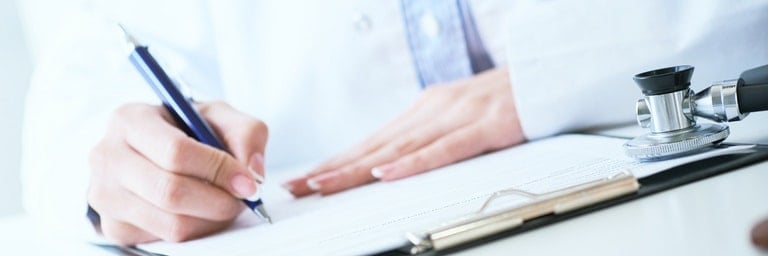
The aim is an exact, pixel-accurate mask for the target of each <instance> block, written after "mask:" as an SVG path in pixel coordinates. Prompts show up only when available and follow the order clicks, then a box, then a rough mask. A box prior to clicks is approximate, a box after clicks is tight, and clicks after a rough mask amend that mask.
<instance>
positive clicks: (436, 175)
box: [141, 135, 750, 255]
mask: <svg viewBox="0 0 768 256" xmlns="http://www.w3.org/2000/svg"><path fill="white" fill-rule="evenodd" d="M624 142H625V140H623V139H616V138H609V137H601V136H593V135H563V136H557V137H553V138H549V139H544V140H540V141H535V142H531V143H527V144H524V145H520V146H516V147H513V148H510V149H506V150H502V151H499V152H495V153H491V154H486V155H483V156H480V157H477V158H474V159H471V160H467V161H463V162H460V163H457V164H454V165H451V166H447V167H444V168H440V169H438V170H433V171H431V172H427V173H424V174H421V175H418V176H415V177H411V178H408V179H403V180H399V181H395V182H378V183H374V184H371V185H367V186H364V187H361V188H356V189H352V190H349V191H346V192H342V193H338V194H334V195H331V196H325V197H320V196H312V197H308V198H302V199H294V198H293V197H292V196H291V195H290V194H289V193H288V192H287V191H285V190H284V189H282V188H280V187H279V186H278V184H281V183H282V181H285V180H286V179H287V178H290V177H292V176H293V175H297V174H300V173H302V172H304V171H306V170H305V169H295V170H289V171H284V172H278V173H274V174H272V173H270V176H269V177H268V180H267V184H266V185H265V186H264V193H263V199H264V202H265V206H266V207H267V210H268V211H269V213H270V214H271V215H272V218H273V220H274V224H272V225H269V224H265V223H263V222H261V221H260V220H258V219H257V218H256V217H255V216H254V215H253V214H252V213H248V212H246V213H244V214H243V215H241V216H240V218H239V219H238V220H237V222H236V224H235V225H233V227H232V228H230V229H229V230H227V231H225V232H222V233H220V234H216V235H213V236H210V237H207V238H203V239H198V240H194V241H189V242H185V243H177V244H174V243H166V242H157V243H152V244H147V245H142V246H141V248H143V249H146V250H149V251H153V252H158V253H163V254H169V255H255V254H262V255H359V254H370V253H375V252H381V251H385V250H389V249H392V248H395V247H398V246H402V245H405V244H407V240H406V238H405V233H406V232H413V231H416V232H418V231H424V230H426V229H429V228H431V227H434V226H435V225H439V224H442V223H445V222H449V221H451V220H455V219H456V218H460V217H464V216H466V215H467V214H470V213H473V212H475V211H477V210H478V209H479V207H480V206H481V205H482V203H483V202H484V201H485V199H486V198H487V197H488V196H489V195H490V194H492V193H493V192H495V191H498V190H501V189H508V188H517V189H522V190H526V191H528V192H532V193H545V192H549V191H552V190H557V189H559V188H563V187H567V186H571V185H576V184H580V183H584V182H589V181H593V180H596V179H600V178H603V177H606V176H610V175H612V174H616V173H618V172H622V171H625V170H629V171H632V172H633V173H634V174H635V175H636V176H638V177H643V176H647V175H650V174H653V173H656V172H659V171H661V170H664V169H668V168H670V167H673V166H676V165H680V164H683V163H686V162H690V161H694V160H698V159H701V158H705V157H711V156H714V155H717V154H726V153H732V152H734V151H738V150H744V149H746V148H749V147H750V146H740V147H730V148H726V149H718V150H713V151H710V152H707V153H704V154H699V155H694V156H690V157H685V158H679V159H675V160H668V161H662V162H653V163H640V162H636V161H634V160H632V159H630V158H628V157H626V156H624V153H623V149H622V144H623V143H624ZM525 201H527V199H524V198H515V197H507V198H504V200H500V201H494V205H497V204H500V205H499V206H503V207H508V206H510V205H514V204H521V203H524V202H525ZM492 208H493V206H492Z"/></svg>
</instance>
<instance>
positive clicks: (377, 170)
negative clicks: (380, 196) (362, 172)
mask: <svg viewBox="0 0 768 256" xmlns="http://www.w3.org/2000/svg"><path fill="white" fill-rule="evenodd" d="M394 170H395V165H394V164H385V165H381V166H376V167H373V169H371V175H372V176H373V177H374V178H377V179H381V178H382V177H384V176H387V174H390V173H392V171H394Z"/></svg>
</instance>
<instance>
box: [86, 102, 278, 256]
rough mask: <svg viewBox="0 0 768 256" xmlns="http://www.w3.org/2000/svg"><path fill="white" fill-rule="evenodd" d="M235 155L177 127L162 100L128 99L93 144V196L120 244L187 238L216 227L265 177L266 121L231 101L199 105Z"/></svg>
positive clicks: (224, 223)
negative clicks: (159, 102)
mask: <svg viewBox="0 0 768 256" xmlns="http://www.w3.org/2000/svg"><path fill="white" fill-rule="evenodd" d="M198 107H199V110H200V114H201V115H202V116H203V117H204V118H205V119H207V120H208V121H209V123H210V125H211V127H212V128H213V130H214V131H215V132H216V133H217V134H218V135H219V136H220V138H221V139H222V142H223V143H224V144H225V145H226V147H227V148H228V149H229V151H230V152H231V153H232V155H230V154H228V153H226V152H224V151H221V150H218V149H216V148H213V147H210V146H208V145H205V144H202V143H200V142H197V141H196V140H194V139H193V138H191V137H188V136H187V135H186V134H185V133H184V132H182V130H180V129H178V128H176V126H175V122H174V121H173V118H172V117H171V116H170V114H169V113H168V112H167V111H166V110H165V108H163V107H161V106H150V105H144V104H128V105H124V106H122V107H120V108H119V109H118V110H117V111H115V113H114V114H113V116H112V121H111V123H110V125H109V128H108V131H107V134H106V135H105V136H104V138H103V139H102V140H101V141H100V142H99V143H98V145H96V146H95V147H94V148H93V150H92V152H91V159H90V163H91V179H90V187H89V189H88V203H89V204H90V205H91V207H93V209H95V210H96V211H97V212H98V213H99V215H100V216H101V231H102V233H103V234H104V236H106V237H107V238H109V239H111V240H113V241H115V242H117V243H119V244H123V245H132V244H137V243H143V242H149V241H153V240H157V239H162V240H167V241H184V240H189V239H192V238H197V237H200V236H203V235H206V234H210V233H213V232H216V231H219V230H221V229H223V228H225V227H226V226H227V225H229V224H230V223H231V222H232V221H233V220H234V219H235V217H237V215H238V214H239V213H240V212H241V211H242V210H243V209H244V208H245V207H244V204H243V203H242V202H241V201H240V200H239V198H247V197H250V196H252V195H254V194H255V193H256V192H257V189H258V187H257V186H258V185H257V183H256V182H255V179H256V178H257V177H263V175H264V167H263V152H264V146H265V144H266V141H267V127H266V125H265V124H264V123H263V122H261V121H258V120H255V119H253V118H251V117H249V116H247V115H245V114H242V113H240V112H237V111H236V110H234V109H232V108H231V107H230V106H229V105H227V104H226V103H221V102H216V103H206V104H200V105H198Z"/></svg>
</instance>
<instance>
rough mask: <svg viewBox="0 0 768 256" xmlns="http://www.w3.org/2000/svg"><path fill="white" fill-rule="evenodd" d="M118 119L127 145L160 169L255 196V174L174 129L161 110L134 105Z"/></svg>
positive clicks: (127, 108)
mask: <svg viewBox="0 0 768 256" xmlns="http://www.w3.org/2000/svg"><path fill="white" fill-rule="evenodd" d="M116 116H118V117H119V119H118V122H119V127H122V132H121V134H122V136H123V138H124V140H125V142H126V143H127V144H128V145H129V146H130V147H132V148H133V149H134V150H136V151H137V152H139V153H140V154H141V155H143V156H144V157H145V158H147V159H148V160H150V161H152V162H153V163H154V164H155V165H157V166H158V167H160V168H162V169H164V170H166V171H170V172H173V173H177V174H180V175H184V176H189V177H195V178H199V179H202V180H205V181H208V182H211V183H213V184H215V185H216V186H218V187H221V188H224V189H225V190H227V191H229V192H230V193H232V194H233V195H236V196H238V197H241V198H247V197H250V196H252V195H253V194H254V193H255V190H256V188H255V186H256V185H255V184H247V183H249V182H248V181H250V183H253V181H254V177H253V174H251V173H250V172H249V171H248V170H247V168H246V167H245V166H244V165H243V164H241V163H239V162H238V161H237V160H235V158H234V157H232V156H231V155H229V154H228V153H227V152H225V151H222V150H219V149H217V148H214V147H211V146H208V145H205V144H202V143H200V142H198V141H196V140H194V139H193V138H191V137H189V136H187V135H186V134H185V133H184V132H182V131H181V130H179V129H178V128H176V127H174V126H173V125H172V124H171V123H170V122H169V118H168V117H169V115H168V113H167V112H165V109H163V108H162V107H159V106H150V105H131V106H127V107H122V108H120V109H119V110H118V113H117V114H116ZM246 180H247V181H246ZM251 187H252V188H251ZM251 190H253V191H251Z"/></svg>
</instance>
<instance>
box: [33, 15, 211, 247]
mask: <svg viewBox="0 0 768 256" xmlns="http://www.w3.org/2000/svg"><path fill="white" fill-rule="evenodd" d="M37 2H39V3H41V4H40V5H39V6H28V9H29V11H31V12H32V13H34V11H35V9H34V8H36V7H39V8H46V6H45V4H44V3H43V2H41V1H37ZM134 2H135V3H134ZM134 2H132V3H131V4H130V5H135V6H133V7H131V6H122V5H115V6H110V7H109V8H114V9H108V8H106V7H101V6H98V5H88V6H82V8H73V9H76V11H75V13H72V14H71V15H68V17H69V18H68V19H67V20H62V21H60V22H59V23H58V24H57V29H56V30H55V31H49V32H50V33H55V35H56V36H50V37H49V38H50V41H47V42H43V43H38V44H37V45H40V47H41V49H36V52H38V53H39V58H38V59H37V61H38V62H37V63H36V65H35V68H34V71H33V75H32V78H31V82H30V87H29V91H28V94H27V99H26V108H25V117H24V124H23V138H22V140H23V146H22V147H23V149H22V174H21V175H22V183H23V195H22V196H23V204H24V209H25V211H26V212H27V213H28V214H30V215H31V216H32V217H33V218H34V219H35V223H37V224H39V226H40V227H43V228H44V230H45V232H46V233H52V234H67V235H71V234H77V235H79V236H82V237H88V238H93V237H95V236H94V232H93V229H92V228H91V225H90V223H89V222H88V219H87V218H86V209H87V200H86V192H87V189H88V184H89V176H90V175H89V173H90V172H89V170H90V166H89V164H88V158H89V154H90V150H91V148H92V147H93V146H94V145H95V144H96V143H97V142H98V141H99V139H100V138H102V137H103V136H104V134H105V133H106V128H107V125H108V122H109V119H110V115H111V113H112V112H113V110H114V109H115V108H117V107H118V106H120V105H122V104H125V103H128V102H143V103H148V104H158V103H159V100H158V99H157V97H156V96H154V95H153V93H152V91H151V89H150V88H149V87H148V86H147V85H146V83H145V82H144V81H143V79H142V78H141V76H140V75H139V73H138V72H136V70H135V69H134V68H133V67H132V66H131V64H130V62H129V61H128V50H127V49H125V44H124V39H123V37H122V34H121V33H120V32H119V29H118V28H117V26H116V24H115V23H116V22H118V21H119V22H122V23H124V24H126V25H127V26H128V27H129V28H130V29H131V30H132V32H134V34H137V35H139V36H140V38H142V40H143V41H144V42H147V43H148V44H151V45H152V46H153V47H152V48H153V49H151V50H156V53H158V54H157V55H159V56H160V57H164V58H161V60H162V61H164V62H165V63H166V64H170V66H173V67H175V68H176V70H175V71H177V72H178V73H180V74H181V75H182V76H184V75H185V74H191V75H193V78H190V80H193V79H194V80H196V81H215V79H216V77H215V75H213V76H208V77H201V76H202V75H200V74H211V72H210V71H209V72H207V73H204V72H197V71H199V70H198V69H206V70H210V69H212V70H214V71H215V66H214V68H209V67H208V66H200V65H199V64H196V63H201V64H205V65H214V64H215V63H216V62H215V59H213V58H212V57H211V56H210V55H205V54H204V53H205V51H203V50H200V51H198V50H195V48H196V47H203V48H204V47H205V45H206V41H205V40H204V39H206V38H208V37H207V36H206V35H204V33H207V32H206V31H204V30H202V29H205V28H206V27H205V26H196V25H195V23H194V22H193V21H190V20H189V19H192V18H194V19H195V20H196V19H201V18H204V16H195V15H192V16H191V17H192V18H186V19H187V20H184V19H181V20H176V22H182V23H187V26H192V28H188V27H187V28H185V29H177V30H167V29H163V28H162V27H161V26H157V25H155V26H152V23H155V24H161V23H156V22H157V21H158V19H163V17H159V16H155V15H153V14H152V13H143V12H133V11H135V10H138V9H137V7H139V6H141V5H142V4H148V3H141V2H139V1H134ZM190 6H193V7H194V6H195V5H194V4H192V3H190ZM198 7H199V6H198ZM117 9H120V10H122V11H123V12H117V11H115V10H117ZM179 13H184V14H190V12H187V11H179ZM192 13H193V14H194V12H192ZM165 18H167V17H165ZM142 20H143V21H144V22H139V21H142ZM168 20H169V22H174V19H172V18H171V19H168ZM25 25H27V26H28V27H30V26H36V25H41V23H38V24H25ZM177 25H179V24H169V26H177ZM193 28H200V29H201V30H202V31H197V30H195V31H190V29H193ZM153 30H154V31H153ZM162 31H171V32H168V33H167V34H164V33H161V32H162ZM171 49H174V50H171ZM196 53H201V54H200V55H195V54H196ZM214 74H215V73H214ZM185 77H187V76H185ZM212 83H214V85H215V82H212ZM209 87H212V86H209Z"/></svg>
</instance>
